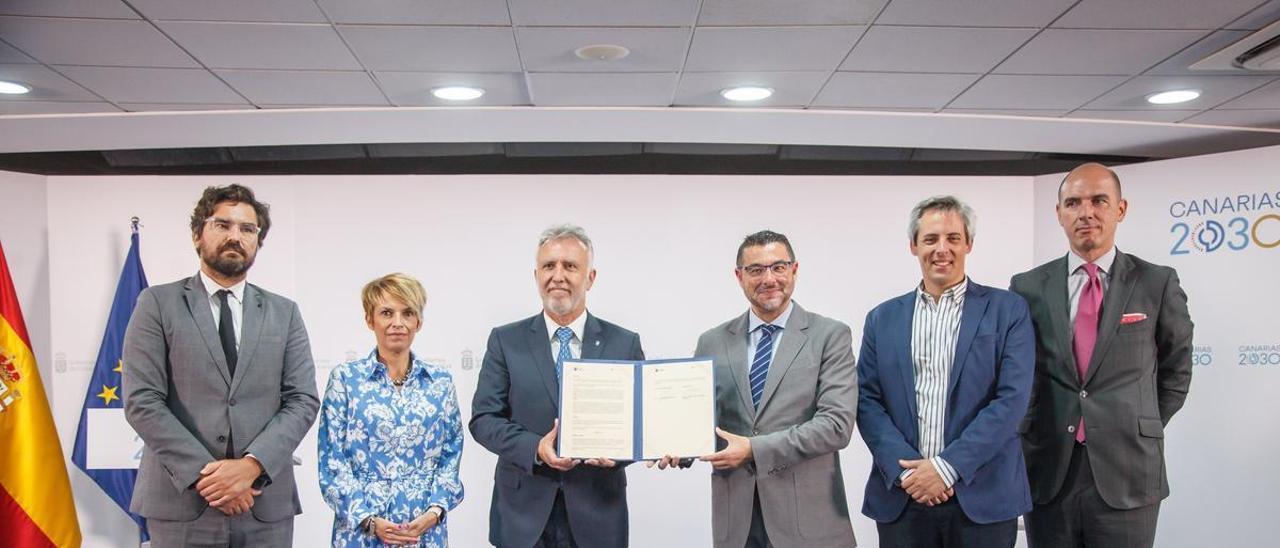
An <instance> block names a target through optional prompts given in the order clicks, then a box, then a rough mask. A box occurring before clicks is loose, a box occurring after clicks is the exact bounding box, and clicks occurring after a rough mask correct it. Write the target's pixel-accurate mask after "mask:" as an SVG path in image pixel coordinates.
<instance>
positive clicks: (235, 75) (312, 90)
mask: <svg viewBox="0 0 1280 548" xmlns="http://www.w3.org/2000/svg"><path fill="white" fill-rule="evenodd" d="M217 74H218V76H219V77H221V78H222V79H223V80H225V81H226V82H227V84H229V85H230V86H231V87H233V88H235V89H236V91H239V92H240V93H241V94H242V95H244V96H245V97H248V98H249V101H251V102H253V103H254V104H259V105H266V104H271V105H377V106H389V103H387V98H386V97H383V96H382V92H380V91H378V86H376V85H374V83H373V80H372V79H370V78H369V75H368V74H366V73H365V72H362V71H353V72H336V71H290V70H219V71H217Z"/></svg>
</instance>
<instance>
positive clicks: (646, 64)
mask: <svg viewBox="0 0 1280 548" xmlns="http://www.w3.org/2000/svg"><path fill="white" fill-rule="evenodd" d="M691 32H693V30H692V29H690V28H604V27H591V28H582V27H577V28H562V27H520V28H518V29H516V39H517V41H518V42H519V44H520V56H521V58H522V59H524V68H525V70H528V71H532V72H676V71H678V70H680V67H681V65H683V64H684V56H685V48H686V46H687V44H688V43H689V34H690V33H691ZM594 44H614V45H618V46H623V47H625V48H627V49H629V50H631V53H630V54H628V55H627V56H626V57H624V58H622V59H618V60H615V61H598V60H591V61H588V60H583V59H580V58H578V56H577V55H575V54H574V50H576V49H578V48H580V47H582V46H589V45H594Z"/></svg>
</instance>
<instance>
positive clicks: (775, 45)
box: [685, 26, 865, 72]
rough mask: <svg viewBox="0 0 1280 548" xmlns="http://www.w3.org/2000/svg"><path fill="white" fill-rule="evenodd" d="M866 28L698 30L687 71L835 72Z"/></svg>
mask: <svg viewBox="0 0 1280 548" xmlns="http://www.w3.org/2000/svg"><path fill="white" fill-rule="evenodd" d="M864 28H865V27H856V26H852V27H851V26H833V27H714V28H698V29H697V30H695V31H694V34H693V45H692V46H691V47H690V50H689V58H688V60H687V61H686V62H685V70H686V71H708V72H711V71H751V70H762V71H775V70H831V69H833V68H834V67H835V66H836V65H837V64H838V63H840V61H841V60H842V59H844V56H845V54H846V53H848V52H849V49H850V48H852V47H853V43H854V41H855V40H857V39H858V35H859V34H861V33H862V30H863V29H864Z"/></svg>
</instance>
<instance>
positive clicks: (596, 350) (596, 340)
mask: <svg viewBox="0 0 1280 548" xmlns="http://www.w3.org/2000/svg"><path fill="white" fill-rule="evenodd" d="M586 314H587V322H586V323H585V324H584V325H583V326H582V330H583V331H584V333H582V335H581V337H582V359H584V360H595V359H599V358H600V356H603V355H604V337H603V336H602V335H603V331H604V326H603V325H601V324H600V320H597V319H596V317H595V316H592V315H591V313H589V312H588V313H586ZM548 346H550V344H548ZM548 351H550V350H548Z"/></svg>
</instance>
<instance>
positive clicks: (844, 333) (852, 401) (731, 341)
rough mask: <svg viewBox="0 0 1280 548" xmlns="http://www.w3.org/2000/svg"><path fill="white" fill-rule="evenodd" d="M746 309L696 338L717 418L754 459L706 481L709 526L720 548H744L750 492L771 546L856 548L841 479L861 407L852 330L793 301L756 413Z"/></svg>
mask: <svg viewBox="0 0 1280 548" xmlns="http://www.w3.org/2000/svg"><path fill="white" fill-rule="evenodd" d="M748 325H749V322H748V315H747V313H744V314H742V315H741V316H738V317H737V318H734V319H732V320H729V321H728V322H725V323H724V324H721V325H719V326H717V327H715V328H713V329H711V330H710V331H707V332H706V333H703V334H702V336H701V337H699V338H698V348H697V350H695V351H694V355H695V356H713V357H714V358H715V372H716V373H715V375H716V381H715V384H716V420H717V423H718V424H719V426H720V428H722V429H724V430H726V431H728V432H731V433H734V434H738V435H743V436H749V437H750V438H751V450H752V452H753V453H754V462H749V463H747V465H745V466H743V467H741V468H738V469H735V470H724V471H721V470H717V471H714V472H713V473H712V476H711V514H712V520H711V529H712V533H713V537H714V539H715V546H716V547H717V548H729V547H733V548H740V547H741V546H742V545H743V544H744V543H745V542H746V540H747V533H748V531H749V529H750V527H751V511H752V505H753V499H754V493H755V491H756V490H759V492H760V509H761V510H762V512H763V514H764V524H765V529H766V530H767V531H768V533H769V541H770V542H771V543H772V544H773V545H774V546H776V547H777V548H791V547H802V546H803V547H819V546H821V547H826V546H841V547H844V546H854V545H856V542H855V541H854V538H853V528H852V527H851V526H850V524H849V505H848V503H847V502H846V501H845V495H844V478H843V477H842V476H841V473H840V457H839V454H838V453H837V452H838V451H839V450H840V449H843V448H844V447H845V446H847V445H849V438H850V436H851V435H852V434H853V428H854V418H855V415H856V413H857V406H858V393H857V392H858V388H857V387H858V383H857V378H856V377H857V369H856V366H855V361H854V357H853V335H852V334H851V333H850V331H849V326H847V325H845V324H843V323H841V322H838V321H836V320H833V319H830V318H826V317H823V316H819V315H817V314H814V313H811V312H808V311H806V310H805V309H803V308H801V307H800V305H799V304H798V303H797V304H795V305H794V308H793V309H792V311H791V316H790V318H789V319H788V320H787V326H786V329H785V331H784V332H783V335H782V341H781V343H779V346H778V349H777V351H776V352H775V354H774V358H773V362H772V364H771V365H770V366H769V374H768V377H766V381H765V387H764V395H763V396H762V397H761V400H760V409H759V411H758V412H757V411H755V410H754V409H753V406H752V404H751V390H750V387H749V385H748V383H747V372H748V367H749V363H750V360H749V358H748V356H749V354H750V353H751V352H753V351H754V349H749V348H748V346H749V345H750V342H749V338H750V335H749V333H748V332H747V329H748Z"/></svg>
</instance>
